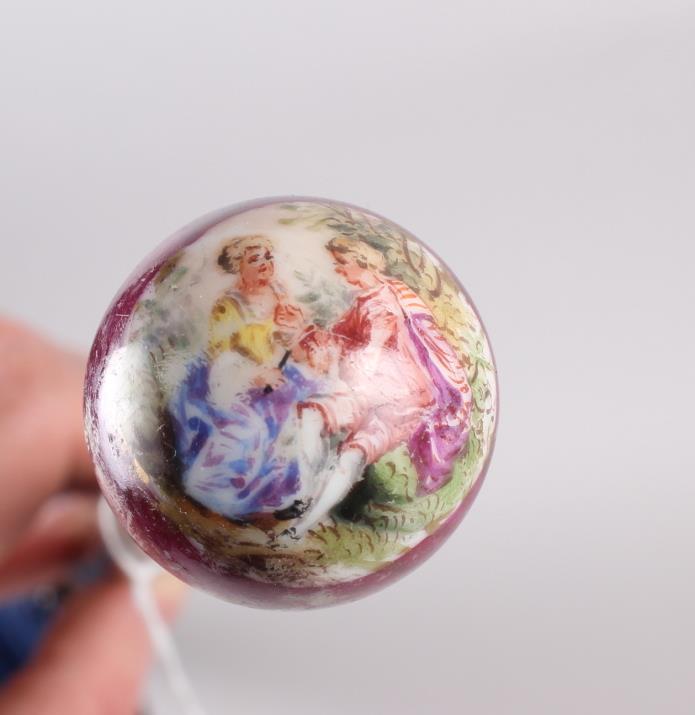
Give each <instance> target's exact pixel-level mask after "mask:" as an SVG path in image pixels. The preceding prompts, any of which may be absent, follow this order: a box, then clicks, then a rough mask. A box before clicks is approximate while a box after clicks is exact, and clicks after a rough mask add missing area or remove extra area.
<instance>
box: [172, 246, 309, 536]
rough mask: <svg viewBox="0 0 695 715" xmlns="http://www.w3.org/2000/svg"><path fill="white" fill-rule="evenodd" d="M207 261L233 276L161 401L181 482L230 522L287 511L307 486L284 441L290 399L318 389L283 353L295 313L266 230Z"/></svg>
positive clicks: (298, 317) (290, 440)
mask: <svg viewBox="0 0 695 715" xmlns="http://www.w3.org/2000/svg"><path fill="white" fill-rule="evenodd" d="M217 263H218V266H219V269H220V270H222V271H225V272H226V273H228V274H230V276H234V277H236V280H235V281H234V283H233V286H232V287H231V289H230V290H228V291H226V292H225V293H224V294H223V295H222V296H221V297H220V298H219V299H218V300H217V302H216V303H215V305H214V307H213V309H212V313H211V315H210V320H209V329H208V330H209V341H208V345H207V348H206V350H205V351H204V353H203V354H202V355H201V356H200V357H199V358H197V359H196V360H194V361H193V362H192V363H191V364H190V365H189V366H188V370H187V374H186V377H185V378H184V380H183V381H182V382H181V383H180V385H179V386H178V387H177V388H176V389H175V390H174V392H173V394H172V397H171V399H170V401H169V411H170V414H171V417H172V420H173V426H174V434H175V438H176V449H177V457H178V459H179V460H180V463H181V466H182V477H183V487H184V490H185V491H186V493H187V494H188V496H190V497H192V498H193V499H194V500H196V501H197V502H199V503H200V504H202V505H203V506H205V507H207V508H209V509H211V510H213V511H215V512H217V513H219V514H222V515H224V516H226V517H228V518H230V519H233V520H236V521H240V522H254V521H263V520H264V519H265V520H267V518H268V517H269V516H272V517H274V518H275V519H279V520H283V519H291V518H294V517H297V516H300V515H301V513H302V512H303V510H304V509H306V507H307V505H308V504H307V502H308V497H307V494H308V493H309V492H308V485H306V484H304V485H303V484H302V480H301V475H300V466H299V459H298V450H297V448H296V447H295V445H294V433H295V430H293V429H292V421H293V420H295V419H296V410H295V406H296V404H297V402H299V401H301V400H303V399H306V398H307V397H308V396H309V395H311V394H314V393H315V392H317V390H319V385H318V383H317V380H316V377H315V374H314V373H312V372H311V371H310V369H308V368H307V367H304V366H297V365H295V364H292V363H288V361H287V358H288V356H289V354H290V350H291V347H292V345H293V344H294V343H295V342H296V339H297V338H298V336H299V335H300V334H301V332H302V330H303V328H304V324H305V320H304V316H303V314H302V311H301V310H300V308H299V307H298V306H296V305H293V304H292V303H291V302H290V301H289V300H288V297H287V293H286V291H285V290H284V289H283V287H282V286H281V285H280V284H279V283H278V282H277V281H276V280H275V279H274V272H275V267H274V262H273V246H272V243H271V242H270V240H269V239H268V238H266V237H264V236H260V235H253V236H241V237H238V238H235V239H233V240H231V241H229V242H228V243H226V244H225V245H224V246H223V248H222V250H221V252H220V253H219V256H218V259H217ZM230 376H233V379H230Z"/></svg>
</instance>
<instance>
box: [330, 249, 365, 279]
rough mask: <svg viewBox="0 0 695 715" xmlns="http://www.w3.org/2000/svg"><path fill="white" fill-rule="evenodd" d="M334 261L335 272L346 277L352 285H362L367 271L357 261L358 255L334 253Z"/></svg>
mask: <svg viewBox="0 0 695 715" xmlns="http://www.w3.org/2000/svg"><path fill="white" fill-rule="evenodd" d="M333 261H334V263H335V272H336V273H337V274H338V275H339V276H342V277H343V278H345V280H346V281H347V282H348V283H350V284H351V285H360V284H361V283H362V281H363V279H364V275H365V273H366V272H367V269H366V268H363V267H362V266H360V265H359V264H358V263H357V256H355V254H354V253H338V252H335V253H333Z"/></svg>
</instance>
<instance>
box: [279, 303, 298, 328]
mask: <svg viewBox="0 0 695 715" xmlns="http://www.w3.org/2000/svg"><path fill="white" fill-rule="evenodd" d="M274 320H275V324H276V325H278V326H280V327H281V328H290V329H292V330H299V329H300V328H301V327H302V324H303V322H304V315H303V314H302V311H301V310H300V309H299V308H298V307H297V306H296V305H292V304H291V303H278V304H277V306H276V308H275V316H274Z"/></svg>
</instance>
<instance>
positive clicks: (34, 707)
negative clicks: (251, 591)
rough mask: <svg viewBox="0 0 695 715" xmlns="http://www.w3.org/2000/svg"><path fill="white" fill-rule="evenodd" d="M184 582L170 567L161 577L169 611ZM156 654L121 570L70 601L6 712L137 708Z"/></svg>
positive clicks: (80, 714)
mask: <svg viewBox="0 0 695 715" xmlns="http://www.w3.org/2000/svg"><path fill="white" fill-rule="evenodd" d="M184 588H185V587H184V585H183V584H182V583H181V582H180V581H177V580H176V579H174V577H173V576H169V575H168V574H165V575H163V576H161V577H159V578H158V580H157V581H156V582H155V593H156V596H157V600H158V603H159V604H160V608H161V609H162V613H163V615H164V617H165V618H167V619H169V620H170V619H171V618H173V616H174V614H175V613H176V611H177V610H178V607H179V605H180V602H181V598H182V596H183V590H184ZM151 657H152V653H151V647H150V642H149V638H148V635H147V632H146V630H145V625H144V623H143V622H142V618H141V616H140V614H139V612H138V611H137V609H136V608H135V605H134V602H133V598H132V595H131V590H130V584H129V583H128V581H126V579H125V578H124V577H123V576H120V575H118V576H115V577H113V578H112V579H110V580H109V581H107V582H104V583H100V584H98V585H96V586H94V587H92V588H90V589H88V590H86V591H84V592H82V593H80V594H77V595H76V596H75V597H74V598H73V599H72V600H71V601H69V602H68V604H66V607H65V610H64V612H63V613H62V614H61V615H60V616H59V618H58V620H57V621H56V623H55V626H54V628H53V630H52V631H51V632H50V633H49V634H48V636H47V638H46V640H45V641H44V643H43V644H42V646H41V648H40V649H39V652H38V653H37V656H36V658H35V659H34V660H33V662H32V663H31V664H30V665H29V666H28V667H27V668H25V669H24V670H23V671H22V672H21V673H20V674H19V675H18V676H16V678H15V679H14V680H13V681H11V682H10V684H9V685H8V687H7V688H6V690H5V691H3V692H2V693H1V694H0V715H6V714H8V715H9V713H12V715H29V714H31V715H41V714H42V713H51V714H52V715H68V713H69V714H70V715H93V713H104V715H132V714H133V713H135V712H136V710H137V707H138V702H139V698H140V692H141V690H142V685H143V681H144V678H145V675H146V674H147V671H148V668H149V665H150V660H151Z"/></svg>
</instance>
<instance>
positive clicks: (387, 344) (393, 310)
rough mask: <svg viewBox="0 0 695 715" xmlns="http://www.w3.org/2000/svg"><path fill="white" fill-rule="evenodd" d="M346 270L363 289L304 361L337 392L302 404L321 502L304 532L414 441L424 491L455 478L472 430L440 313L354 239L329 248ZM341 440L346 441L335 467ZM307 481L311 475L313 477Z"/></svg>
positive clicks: (305, 343) (300, 353) (301, 527)
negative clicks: (332, 441) (332, 456)
mask: <svg viewBox="0 0 695 715" xmlns="http://www.w3.org/2000/svg"><path fill="white" fill-rule="evenodd" d="M327 248H328V250H329V251H330V252H331V254H332V257H333V259H334V261H335V265H336V268H335V270H336V272H337V273H338V274H340V275H341V276H343V278H344V279H345V280H346V281H347V282H348V283H350V284H351V285H352V286H354V287H356V288H357V289H358V290H359V292H358V294H357V296H356V298H355V299H354V302H353V304H352V305H351V307H350V308H349V309H348V310H347V311H346V312H345V314H344V315H343V316H342V317H341V318H339V319H338V321H337V322H336V323H335V324H334V325H333V326H332V327H331V328H330V330H321V329H316V328H310V329H308V330H307V332H306V334H305V337H304V338H303V339H302V340H301V341H300V343H299V345H298V347H297V349H296V350H295V358H296V359H301V360H306V361H307V362H308V363H309V364H310V365H312V367H314V369H316V370H318V371H320V372H323V373H325V374H327V375H328V376H330V378H331V380H330V382H331V385H332V389H331V392H330V393H329V394H321V395H314V396H312V397H311V398H309V399H308V400H306V401H304V402H302V403H300V404H299V405H298V411H299V414H300V421H301V432H300V434H301V443H302V449H303V453H304V462H305V469H306V471H307V472H309V473H310V474H313V475H314V477H313V481H312V484H311V486H310V489H311V491H312V492H313V494H314V500H313V501H312V504H311V506H310V507H309V509H308V510H307V511H306V513H305V514H304V516H303V517H302V518H301V520H300V522H299V523H298V524H297V526H296V530H297V532H298V533H301V532H303V531H306V529H308V528H311V526H312V525H313V524H315V523H316V522H317V521H319V520H320V519H321V517H322V516H324V515H325V514H326V513H327V512H328V511H329V510H330V509H331V508H332V507H333V506H334V505H335V504H337V503H339V502H340V501H341V500H342V499H343V498H344V497H345V496H346V495H347V493H348V491H349V490H350V488H351V487H352V486H353V485H354V484H355V483H356V482H357V481H359V479H360V478H361V477H362V473H363V470H364V467H365V466H366V465H368V464H372V463H374V462H376V461H377V460H379V459H380V458H381V457H382V456H383V455H384V454H386V453H387V452H389V451H391V450H392V449H394V448H395V447H396V446H398V445H399V444H403V443H406V444H407V446H408V451H409V454H410V457H411V459H412V461H413V464H414V466H415V469H416V470H417V473H418V477H419V488H420V491H421V492H424V493H427V492H431V491H434V490H436V489H438V488H439V487H440V486H442V484H444V483H445V482H446V481H447V479H448V478H449V477H450V475H451V469H452V466H453V462H454V460H455V459H456V457H457V456H458V455H459V454H460V453H461V451H462V449H463V448H464V446H465V444H466V441H467V438H468V431H469V427H470V408H471V390H470V387H469V385H468V380H467V377H466V372H465V369H464V367H463V365H462V364H461V361H460V359H459V358H458V356H457V355H456V353H455V351H454V350H453V348H452V347H451V345H450V344H449V343H448V342H447V341H446V339H445V338H444V336H443V335H442V333H441V331H440V330H439V328H438V326H437V324H436V322H435V319H434V316H433V315H432V312H431V311H430V309H429V308H428V307H427V305H426V304H425V303H424V302H423V301H422V299H421V298H419V296H417V295H416V294H415V292H414V291H413V290H412V289H411V288H410V287H409V286H407V285H406V284H405V283H403V282H402V281H399V280H397V279H394V278H390V277H387V276H386V275H385V273H384V271H385V259H384V255H383V254H382V253H381V252H380V251H378V250H377V249H375V248H373V247H372V246H370V245H369V244H367V243H365V242H363V241H359V240H355V239H349V238H335V239H333V240H331V241H330V242H329V243H328V246H327ZM331 435H343V436H344V438H343V439H342V441H341V442H340V445H339V448H338V452H339V457H338V459H337V462H333V463H332V464H331V466H330V467H326V466H325V465H326V463H327V443H328V438H329V437H330V436H331ZM302 478H304V475H303V477H302Z"/></svg>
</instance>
